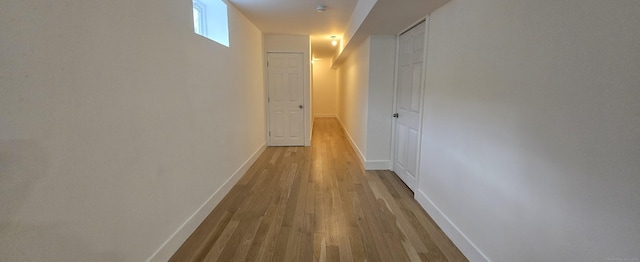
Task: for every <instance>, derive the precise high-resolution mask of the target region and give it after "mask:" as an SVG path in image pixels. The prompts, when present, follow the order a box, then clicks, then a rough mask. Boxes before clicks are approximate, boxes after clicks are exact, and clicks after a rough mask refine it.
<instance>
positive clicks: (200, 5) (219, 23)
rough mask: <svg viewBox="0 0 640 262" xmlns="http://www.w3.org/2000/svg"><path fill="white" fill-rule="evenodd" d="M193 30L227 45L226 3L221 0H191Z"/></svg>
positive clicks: (227, 22)
mask: <svg viewBox="0 0 640 262" xmlns="http://www.w3.org/2000/svg"><path fill="white" fill-rule="evenodd" d="M192 1H193V31H194V32H195V33H196V34H199V35H201V36H204V37H206V38H209V39H211V40H213V41H215V42H218V43H220V44H221V45H224V46H226V47H229V21H228V17H227V4H225V3H224V2H223V1H222V0H192Z"/></svg>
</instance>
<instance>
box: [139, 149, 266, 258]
mask: <svg viewBox="0 0 640 262" xmlns="http://www.w3.org/2000/svg"><path fill="white" fill-rule="evenodd" d="M266 148H267V146H266V144H262V146H260V147H259V148H258V150H256V151H255V152H254V153H253V155H251V157H250V158H249V159H247V161H245V162H244V163H242V165H241V166H240V168H238V170H236V172H234V173H233V175H231V177H229V179H227V181H225V182H224V184H222V186H221V187H220V188H218V190H217V191H216V192H215V193H213V195H211V197H209V199H207V201H206V202H204V204H202V205H201V206H200V208H198V210H196V212H195V213H193V215H191V217H189V219H187V221H185V222H184V223H183V224H182V225H181V226H180V227H179V228H178V229H177V230H176V231H175V232H174V233H173V234H172V235H171V236H170V237H169V239H167V240H166V241H165V242H164V243H163V244H162V245H161V246H160V248H158V249H157V250H156V252H154V253H153V255H151V257H149V259H147V262H150V261H168V260H169V258H171V256H173V254H174V253H175V252H176V251H177V250H178V248H180V246H181V245H182V243H184V241H186V240H187V238H189V236H191V234H192V233H193V231H195V230H196V228H198V226H199V225H200V224H201V223H202V221H204V219H205V218H206V217H207V216H208V215H209V213H211V211H213V209H214V208H215V207H216V206H217V205H218V203H220V201H221V200H222V198H224V196H225V195H227V193H229V191H231V188H233V186H234V185H235V184H236V183H238V181H239V180H240V178H242V176H243V175H244V174H245V173H246V172H247V171H248V170H249V167H251V165H253V163H254V162H256V160H257V159H258V157H259V156H260V154H262V152H264V150H265V149H266Z"/></svg>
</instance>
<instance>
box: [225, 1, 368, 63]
mask: <svg viewBox="0 0 640 262" xmlns="http://www.w3.org/2000/svg"><path fill="white" fill-rule="evenodd" d="M229 1H230V2H231V3H232V4H233V5H235V6H236V7H237V8H238V9H240V11H241V12H242V13H243V14H244V15H245V16H247V18H249V20H251V21H252V22H253V23H254V24H255V25H256V26H257V27H258V28H259V29H260V30H261V31H262V32H264V33H266V34H300V35H310V36H311V45H312V49H313V50H312V52H313V53H314V57H317V58H326V57H331V56H332V55H333V54H334V51H335V47H333V46H331V37H330V36H331V35H337V36H340V35H342V33H344V30H345V27H346V25H347V23H348V22H349V18H350V17H351V13H353V9H354V7H355V5H356V3H357V2H358V0H229ZM319 5H325V6H326V7H327V10H326V11H324V12H318V11H316V7H318V6H319Z"/></svg>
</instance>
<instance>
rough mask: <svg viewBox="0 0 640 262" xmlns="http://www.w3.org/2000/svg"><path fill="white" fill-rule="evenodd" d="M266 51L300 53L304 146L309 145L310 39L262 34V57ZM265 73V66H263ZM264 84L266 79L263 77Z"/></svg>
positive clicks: (298, 36) (306, 37)
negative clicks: (302, 74) (302, 80)
mask: <svg viewBox="0 0 640 262" xmlns="http://www.w3.org/2000/svg"><path fill="white" fill-rule="evenodd" d="M268 52H294V53H302V56H303V63H302V64H303V65H304V68H303V72H304V90H305V91H304V92H305V93H304V104H305V107H304V117H305V119H304V126H305V139H304V143H305V145H306V146H310V145H311V131H312V130H311V122H312V121H313V120H312V116H313V115H312V114H311V111H312V110H311V109H312V104H311V102H312V101H311V74H312V72H311V40H310V37H309V36H308V35H281V34H265V35H264V57H265V59H266V55H267V53H268ZM264 70H265V74H266V70H267V69H266V67H265V68H264ZM265 85H266V79H265Z"/></svg>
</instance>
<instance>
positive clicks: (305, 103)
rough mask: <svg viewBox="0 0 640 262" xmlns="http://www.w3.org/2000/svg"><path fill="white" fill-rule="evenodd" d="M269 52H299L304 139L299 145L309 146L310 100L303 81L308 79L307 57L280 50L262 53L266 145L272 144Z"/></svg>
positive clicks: (300, 53) (302, 54)
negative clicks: (306, 70)
mask: <svg viewBox="0 0 640 262" xmlns="http://www.w3.org/2000/svg"><path fill="white" fill-rule="evenodd" d="M269 54H299V55H300V56H301V57H302V84H303V87H302V105H303V106H304V108H303V114H302V117H303V119H302V122H303V132H304V134H303V137H304V139H303V140H304V141H303V145H300V146H310V145H311V144H310V143H309V142H308V141H310V139H307V133H308V132H309V127H308V124H307V122H308V121H309V119H307V118H308V115H309V107H310V105H309V103H308V101H307V100H310V99H308V98H307V95H308V92H309V91H307V88H306V84H305V83H306V82H305V81H309V80H308V79H307V78H306V77H305V75H306V73H305V68H306V67H305V64H306V63H307V62H308V61H307V57H305V55H304V52H280V51H267V52H265V53H264V77H263V78H264V86H265V89H264V90H265V92H264V104H265V114H266V116H265V119H266V121H265V124H266V125H265V137H266V140H267V146H272V144H271V137H270V135H269V132H270V129H271V113H270V111H269V110H270V105H269V67H268V63H269Z"/></svg>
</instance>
